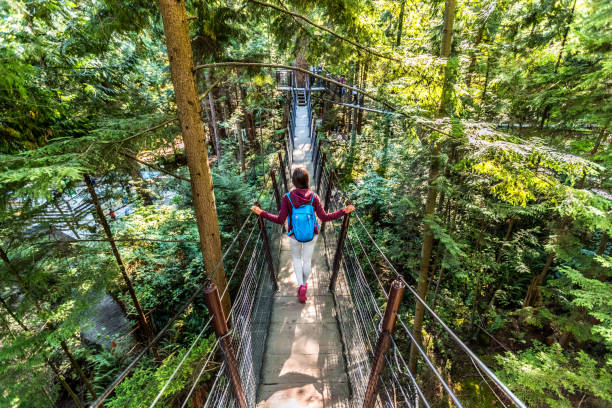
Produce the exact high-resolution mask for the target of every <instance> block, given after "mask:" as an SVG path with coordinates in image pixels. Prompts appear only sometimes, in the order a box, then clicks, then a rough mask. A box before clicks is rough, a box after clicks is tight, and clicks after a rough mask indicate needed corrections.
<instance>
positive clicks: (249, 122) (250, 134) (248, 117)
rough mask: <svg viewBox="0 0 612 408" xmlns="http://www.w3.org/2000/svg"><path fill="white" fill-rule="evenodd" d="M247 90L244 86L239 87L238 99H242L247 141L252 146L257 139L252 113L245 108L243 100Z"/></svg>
mask: <svg viewBox="0 0 612 408" xmlns="http://www.w3.org/2000/svg"><path fill="white" fill-rule="evenodd" d="M246 98H247V92H246V89H244V87H242V86H241V87H240V99H241V100H242V109H244V127H245V128H246V131H247V139H249V143H251V146H253V143H255V141H256V139H257V134H256V133H255V121H254V120H253V114H252V113H251V112H249V111H248V110H247V108H246V105H245V103H244V101H246Z"/></svg>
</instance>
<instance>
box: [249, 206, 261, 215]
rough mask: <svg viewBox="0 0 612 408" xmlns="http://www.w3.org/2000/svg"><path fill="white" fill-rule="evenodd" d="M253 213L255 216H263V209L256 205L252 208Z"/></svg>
mask: <svg viewBox="0 0 612 408" xmlns="http://www.w3.org/2000/svg"><path fill="white" fill-rule="evenodd" d="M251 211H253V212H254V213H255V214H257V215H259V214H261V208H259V207H258V206H256V205H254V206H252V207H251Z"/></svg>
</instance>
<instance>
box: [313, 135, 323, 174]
mask: <svg viewBox="0 0 612 408" xmlns="http://www.w3.org/2000/svg"><path fill="white" fill-rule="evenodd" d="M320 155H321V140H320V139H319V140H318V141H317V144H316V145H315V149H314V159H313V164H312V168H313V171H314V173H315V174H316V173H317V163H318V162H319V156H320ZM315 174H313V175H312V176H313V177H314V176H315Z"/></svg>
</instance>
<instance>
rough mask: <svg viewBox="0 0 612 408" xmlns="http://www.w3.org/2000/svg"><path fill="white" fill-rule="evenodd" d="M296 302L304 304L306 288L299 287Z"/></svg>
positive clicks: (303, 286)
mask: <svg viewBox="0 0 612 408" xmlns="http://www.w3.org/2000/svg"><path fill="white" fill-rule="evenodd" d="M298 300H299V301H300V302H301V303H305V302H306V286H305V285H302V286H300V289H299V290H298Z"/></svg>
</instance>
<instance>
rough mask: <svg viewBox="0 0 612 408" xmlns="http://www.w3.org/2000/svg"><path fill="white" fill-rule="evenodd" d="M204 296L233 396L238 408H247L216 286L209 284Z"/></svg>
mask: <svg viewBox="0 0 612 408" xmlns="http://www.w3.org/2000/svg"><path fill="white" fill-rule="evenodd" d="M202 293H203V294H204V301H205V302H206V306H207V307H208V310H209V311H210V314H211V315H212V316H213V328H214V330H215V335H216V336H217V338H218V339H219V345H220V346H221V349H222V350H223V356H224V358H225V363H226V364H227V370H228V372H229V377H230V380H231V381H232V386H233V389H234V395H235V396H236V400H237V402H238V406H239V407H240V408H248V407H249V406H248V404H247V401H246V396H245V394H244V387H243V385H242V380H241V379H240V372H239V371H238V362H237V361H236V355H235V354H234V348H233V347H232V342H231V339H230V337H229V336H228V335H227V334H228V333H229V329H228V328H227V322H226V321H225V319H226V317H225V313H224V312H223V308H222V307H221V299H220V298H219V291H218V290H217V285H215V284H214V283H209V284H208V286H206V287H205V288H204V291H203V292H202Z"/></svg>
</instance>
